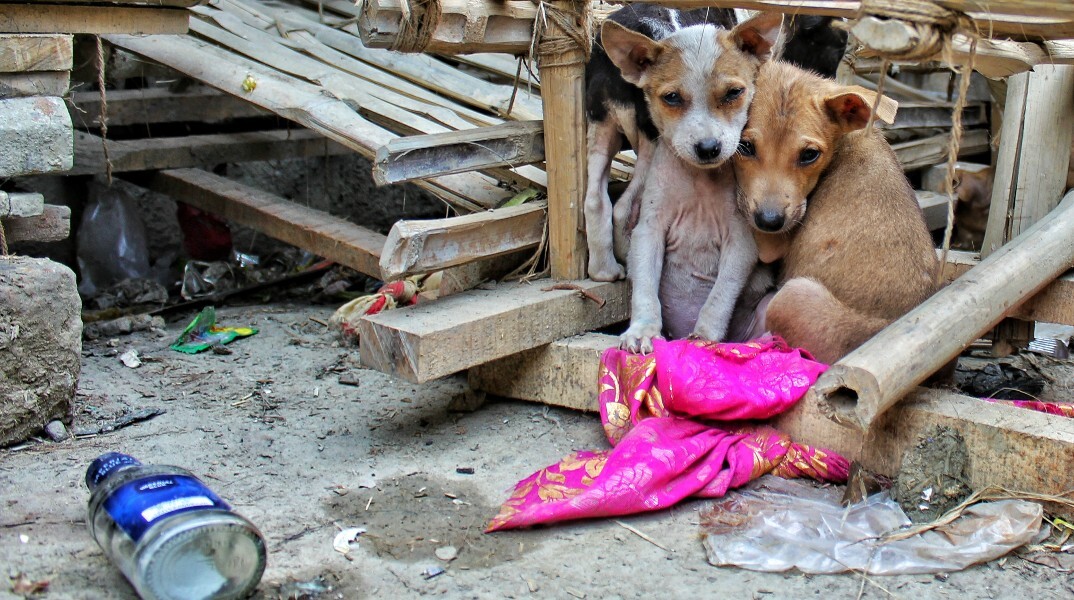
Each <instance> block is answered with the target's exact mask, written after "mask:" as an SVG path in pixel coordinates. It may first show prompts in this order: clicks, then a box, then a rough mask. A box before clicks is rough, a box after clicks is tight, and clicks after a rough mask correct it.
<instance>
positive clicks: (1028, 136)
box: [981, 65, 1074, 356]
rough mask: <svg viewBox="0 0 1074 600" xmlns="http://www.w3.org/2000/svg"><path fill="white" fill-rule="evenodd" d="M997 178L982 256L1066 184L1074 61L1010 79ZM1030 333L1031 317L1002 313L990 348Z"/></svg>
mask: <svg viewBox="0 0 1074 600" xmlns="http://www.w3.org/2000/svg"><path fill="white" fill-rule="evenodd" d="M1004 115H1005V117H1006V118H1004V119H1003V124H1002V129H1001V132H1000V150H999V155H998V157H997V161H998V162H997V165H996V176H995V184H994V185H993V188H992V202H991V208H990V209H989V213H988V226H987V228H986V229H985V239H984V243H983V245H982V248H981V256H982V257H986V256H988V255H989V254H990V253H992V252H994V251H995V250H996V249H997V248H998V247H999V246H1000V245H1001V244H1003V243H1005V242H1006V241H1007V240H1010V239H1012V238H1014V237H1016V236H1017V235H1018V234H1020V233H1021V232H1022V231H1023V230H1025V229H1026V228H1028V227H1029V226H1030V225H1032V224H1033V223H1035V222H1037V221H1038V220H1039V219H1040V218H1042V217H1043V216H1044V215H1045V214H1047V213H1048V211H1050V210H1052V208H1054V207H1055V205H1056V204H1057V203H1058V202H1059V198H1060V197H1061V196H1062V194H1063V190H1064V188H1065V187H1066V171H1067V166H1068V164H1069V162H1070V150H1069V149H1070V142H1071V137H1072V135H1074V67H1069V66H1061V67H1060V66H1051V65H1042V66H1040V67H1038V68H1037V70H1036V71H1034V72H1032V73H1026V74H1023V75H1017V76H1014V77H1011V78H1009V79H1008V85H1007V102H1006V108H1005V111H1004ZM1031 339H1033V323H1032V322H1026V321H1018V320H1013V319H1006V320H1004V321H1003V322H1001V323H1000V324H999V326H997V327H996V330H995V331H994V332H993V334H992V353H993V355H995V356H1006V355H1008V354H1010V353H1011V352H1013V351H1015V349H1017V348H1021V347H1025V346H1026V345H1027V344H1028V343H1029V340H1031Z"/></svg>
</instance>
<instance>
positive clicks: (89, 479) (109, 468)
mask: <svg viewBox="0 0 1074 600" xmlns="http://www.w3.org/2000/svg"><path fill="white" fill-rule="evenodd" d="M140 464H142V463H140V462H138V459H136V458H134V457H132V456H128V455H126V454H123V453H122V452H105V453H104V454H102V455H100V456H98V457H97V458H95V459H94V460H93V462H91V463H90V465H89V468H88V469H86V487H88V488H89V489H90V491H91V492H92V491H93V490H94V489H96V487H97V486H98V485H100V483H101V482H102V481H104V480H105V479H107V478H108V476H109V475H111V474H112V473H114V472H116V471H118V470H119V469H121V468H123V467H128V466H136V465H140Z"/></svg>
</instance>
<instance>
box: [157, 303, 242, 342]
mask: <svg viewBox="0 0 1074 600" xmlns="http://www.w3.org/2000/svg"><path fill="white" fill-rule="evenodd" d="M256 333H257V329H256V328H254V327H219V326H217V324H216V308H215V307H213V306H207V307H205V308H204V309H203V310H202V311H201V312H200V313H198V315H197V316H196V317H194V320H193V321H191V322H190V324H189V325H187V326H186V329H184V330H183V332H182V333H180V334H179V337H178V339H176V340H175V343H173V344H172V345H171V346H170V348H171V349H172V350H177V351H179V352H184V353H186V354H197V353H198V352H201V351H203V350H208V349H210V348H213V347H215V346H222V345H224V344H227V343H230V342H232V341H234V340H235V339H237V338H240V337H247V336H251V335H255V334H256Z"/></svg>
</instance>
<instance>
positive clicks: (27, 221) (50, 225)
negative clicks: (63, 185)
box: [4, 204, 71, 242]
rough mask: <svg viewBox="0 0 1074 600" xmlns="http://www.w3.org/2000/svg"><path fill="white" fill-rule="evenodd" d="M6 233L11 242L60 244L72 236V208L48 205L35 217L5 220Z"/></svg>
mask: <svg viewBox="0 0 1074 600" xmlns="http://www.w3.org/2000/svg"><path fill="white" fill-rule="evenodd" d="M4 233H5V235H7V241H9V242H58V241H60V240H64V239H67V236H69V235H71V208H70V207H68V206H59V205H55V204H46V205H45V208H44V211H42V213H41V214H39V215H36V216H33V217H19V218H6V219H4Z"/></svg>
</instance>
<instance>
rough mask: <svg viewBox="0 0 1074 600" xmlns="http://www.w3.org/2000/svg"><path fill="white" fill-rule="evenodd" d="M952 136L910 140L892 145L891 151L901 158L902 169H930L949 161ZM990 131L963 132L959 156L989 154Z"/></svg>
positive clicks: (973, 130) (974, 130)
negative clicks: (948, 150)
mask: <svg viewBox="0 0 1074 600" xmlns="http://www.w3.org/2000/svg"><path fill="white" fill-rule="evenodd" d="M950 140H951V134H949V133H941V134H940V135H934V136H932V137H927V138H921V139H917V140H910V141H908V142H900V143H898V144H892V145H891V149H892V150H894V151H895V155H896V156H898V157H899V162H900V163H902V168H903V169H904V170H906V171H913V170H914V169H920V168H922V167H930V166H932V165H935V164H937V163H941V162H943V161H945V160H947V148H948V145H949V144H950ZM989 148H990V146H989V145H988V131H987V130H984V129H971V130H969V131H964V132H962V144H961V145H960V146H959V150H958V155H959V156H972V155H974V154H980V153H982V152H988V150H989Z"/></svg>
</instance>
